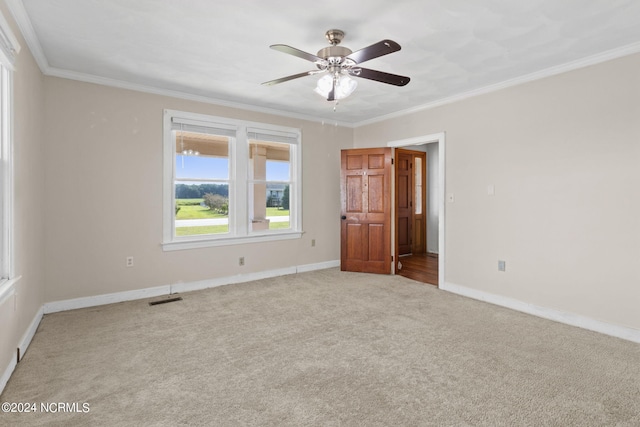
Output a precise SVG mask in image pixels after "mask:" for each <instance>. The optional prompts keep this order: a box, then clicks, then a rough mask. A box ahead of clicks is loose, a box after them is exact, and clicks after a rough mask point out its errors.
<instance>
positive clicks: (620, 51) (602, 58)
mask: <svg viewBox="0 0 640 427" xmlns="http://www.w3.org/2000/svg"><path fill="white" fill-rule="evenodd" d="M638 52H640V42H636V43H632V44H628V45H626V46H622V47H618V48H615V49H611V50H608V51H605V52H601V53H598V54H596V55H592V56H588V57H586V58H582V59H578V60H575V61H571V62H567V63H565V64H561V65H556V66H554V67H550V68H545V69H544V70H540V71H536V72H534V73H530V74H526V75H524V76H520V77H516V78H513V79H510V80H505V81H503V82H500V83H496V84H492V85H489V86H485V87H482V88H479V89H474V90H470V91H468V92H463V93H460V94H457V95H453V96H449V97H446V98H442V99H438V100H436V101H432V102H429V103H427V104H423V105H419V106H416V107H412V108H407V109H406V110H400V111H396V112H393V113H390V114H385V115H384V116H379V117H375V118H372V119H369V120H363V121H360V122H357V123H354V124H353V127H354V128H359V127H361V126H366V125H370V124H373V123H378V122H382V121H385V120H389V119H395V118H398V117H402V116H405V115H407V114H411V113H416V112H418V111H424V110H428V109H430V108H436V107H440V106H442V105H446V104H451V103H454V102H458V101H463V100H465V99H468V98H473V97H475V96H478V95H484V94H487V93H491V92H495V91H498V90H501V89H506V88H509V87H512V86H517V85H520V84H523V83H528V82H531V81H534V80H540V79H544V78H546V77H551V76H555V75H557V74H562V73H566V72H568V71H573V70H577V69H580V68H584V67H588V66H590V65H596V64H600V63H602V62H606V61H610V60H612V59H617V58H621V57H623V56H628V55H632V54H634V53H638Z"/></svg>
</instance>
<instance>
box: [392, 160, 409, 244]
mask: <svg viewBox="0 0 640 427" xmlns="http://www.w3.org/2000/svg"><path fill="white" fill-rule="evenodd" d="M396 159H397V161H396V218H397V219H396V233H397V241H398V245H397V247H398V254H399V255H405V254H409V253H411V249H412V246H411V245H412V237H413V231H412V228H413V203H412V202H413V169H412V160H413V156H412V154H410V153H408V152H406V151H405V150H400V149H398V150H397V151H396Z"/></svg>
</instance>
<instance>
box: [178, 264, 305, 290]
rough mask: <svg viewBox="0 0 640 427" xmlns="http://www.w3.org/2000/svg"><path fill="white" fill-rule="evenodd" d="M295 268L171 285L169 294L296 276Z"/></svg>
mask: <svg viewBox="0 0 640 427" xmlns="http://www.w3.org/2000/svg"><path fill="white" fill-rule="evenodd" d="M296 273H297V268H296V267H295V266H294V267H285V268H279V269H275V270H267V271H258V272H255V273H248V274H239V275H237V276H228V277H219V278H216V279H209V280H200V281H197V282H189V283H176V284H174V285H171V293H172V294H174V293H180V292H192V291H200V290H202V289H209V288H217V287H218V286H224V285H233V284H235V283H245V282H251V281H254V280H262V279H269V278H272V277H278V276H286V275H289V274H296Z"/></svg>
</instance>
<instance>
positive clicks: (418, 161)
mask: <svg viewBox="0 0 640 427" xmlns="http://www.w3.org/2000/svg"><path fill="white" fill-rule="evenodd" d="M414 169H415V183H416V185H415V189H416V195H415V201H416V214H421V213H422V158H420V157H415V168H414Z"/></svg>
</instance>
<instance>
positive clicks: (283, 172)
mask: <svg viewBox="0 0 640 427" xmlns="http://www.w3.org/2000/svg"><path fill="white" fill-rule="evenodd" d="M249 148H250V150H249V156H250V162H249V176H250V177H251V181H252V182H250V184H249V194H248V197H249V216H250V220H251V227H250V230H251V231H258V232H259V231H264V230H283V229H290V228H291V222H290V220H289V187H290V185H289V183H290V182H291V161H290V159H291V145H290V144H284V143H280V142H267V141H258V140H250V146H249Z"/></svg>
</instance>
